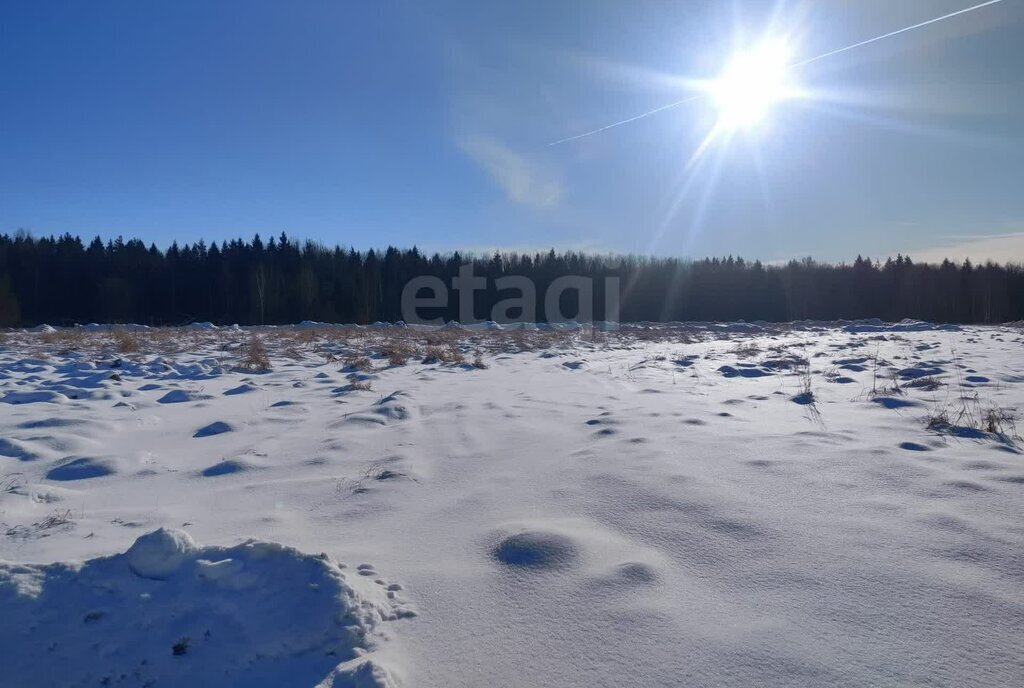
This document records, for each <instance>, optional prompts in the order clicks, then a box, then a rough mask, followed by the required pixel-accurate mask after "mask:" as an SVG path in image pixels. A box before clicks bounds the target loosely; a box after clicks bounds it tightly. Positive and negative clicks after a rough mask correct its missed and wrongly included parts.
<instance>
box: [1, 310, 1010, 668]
mask: <svg viewBox="0 0 1024 688" xmlns="http://www.w3.org/2000/svg"><path fill="white" fill-rule="evenodd" d="M60 332H62V331H61V330H58V335H59V334H60ZM44 335H46V336H44ZM52 335H53V333H48V332H30V331H16V332H9V333H7V334H6V337H5V346H4V348H3V349H2V350H0V400H7V399H8V398H10V399H16V400H18V403H7V404H0V560H2V562H0V685H12V686H20V685H54V686H86V685H97V684H102V683H103V682H106V684H107V685H113V686H142V685H146V684H147V682H152V684H151V685H154V686H160V685H195V686H204V685H216V686H225V685H226V686H243V685H244V686H309V687H313V686H334V687H335V688H344V687H347V686H425V687H428V688H429V687H432V686H438V687H439V686H456V687H457V686H479V685H495V686H512V685H522V686H588V687H593V686H678V685H693V686H705V685H715V686H751V685H756V686H821V685H844V686H876V685H878V686H936V685H948V686H960V685H970V686H1008V685H1016V684H1018V683H1019V682H1020V676H1022V675H1024V597H1022V596H1021V589H1022V587H1021V586H1022V583H1024V526H1022V522H1021V514H1022V513H1024V454H1022V453H1021V451H1022V444H1024V443H1022V441H1021V440H1019V439H1018V438H1016V437H1015V434H1016V433H1015V430H1014V428H1013V423H1012V420H1011V419H1010V416H1009V415H1007V416H1006V417H1005V418H1004V419H1003V420H1000V418H1002V416H998V414H996V415H992V416H991V417H992V418H994V419H995V420H993V421H992V422H994V423H996V425H997V426H998V427H996V426H993V427H988V426H986V424H985V422H984V419H983V416H985V414H986V413H990V412H991V413H994V411H996V410H1002V411H1006V412H1007V413H1008V414H1009V411H1010V410H1011V409H1018V410H1021V409H1024V373H1022V372H1021V370H1020V361H1021V351H1022V347H1024V331H1022V330H1021V329H1019V328H1017V327H1005V326H1004V327H969V326H960V327H954V328H949V327H946V326H937V325H932V324H929V323H916V322H915V323H881V322H871V321H862V322H856V323H851V322H833V323H814V322H808V323H799V324H789V325H785V324H778V323H775V324H771V323H749V322H748V323H672V324H665V325H658V324H654V323H643V324H639V325H630V324H615V326H614V327H606V326H604V324H602V326H600V327H597V328H593V329H591V328H589V327H587V326H586V325H583V324H578V323H577V324H573V325H570V326H568V327H560V328H552V327H536V326H528V327H507V326H503V327H502V328H500V329H499V328H493V327H489V326H487V325H486V324H481V325H478V326H472V327H463V326H450V327H449V326H443V327H440V328H428V327H420V326H410V327H407V328H402V327H365V328H357V327H341V326H335V325H329V324H322V325H321V324H318V326H317V327H310V326H296V327H278V328H255V329H250V328H241V329H238V328H216V329H202V328H193V327H187V328H179V329H175V330H172V331H162V330H160V329H159V328H150V329H149V330H140V331H139V333H138V338H139V351H138V352H132V353H119V352H117V351H116V349H114V348H112V347H114V340H113V338H112V337H113V332H112V331H111V330H110V329H109V328H104V327H96V328H93V329H92V330H90V331H88V332H87V333H85V334H83V335H82V338H83V341H82V342H80V343H79V344H78V345H77V346H78V350H77V351H69V350H67V348H66V347H65V346H64V345H55V344H53V343H52V341H51V338H52ZM250 336H259V337H261V338H262V339H263V341H264V343H265V344H266V346H267V347H268V350H269V353H270V359H271V364H272V370H271V371H270V372H267V373H261V374H259V375H254V374H252V373H250V372H247V371H245V370H242V369H240V368H239V366H238V345H239V343H240V342H244V341H245V340H246V339H247V338H248V337H250ZM428 340H429V341H428ZM394 342H403V343H405V344H406V345H409V346H413V347H416V348H417V349H418V355H414V356H411V357H410V359H409V363H408V365H405V366H391V365H389V363H388V358H387V356H386V355H385V354H384V353H383V352H382V348H383V347H385V346H387V345H389V343H394ZM427 346H451V347H453V348H454V349H456V350H457V351H458V352H460V353H461V354H463V356H464V357H465V358H466V360H467V361H471V360H473V359H474V357H475V356H476V355H477V354H478V353H479V355H480V356H481V358H482V359H483V362H484V364H485V365H486V368H475V367H473V366H470V365H467V364H460V363H435V364H430V365H425V364H422V363H420V361H422V360H423V350H424V349H425V348H426V347H427ZM362 357H366V358H368V359H369V361H370V362H371V367H370V368H369V369H365V368H366V367H365V365H364V364H359V365H355V364H353V361H355V360H356V359H359V358H362ZM350 365H351V366H352V367H349V366H350ZM804 369H806V370H808V371H809V373H810V387H809V389H805V385H804V380H803V379H802V372H801V371H802V370H804ZM115 375H116V377H115ZM56 395H59V401H57V403H54V400H55V399H58V397H57V396H56ZM943 411H944V412H945V413H946V415H945V416H944V417H941V416H940V412H943ZM961 411H965V412H966V414H967V415H964V414H963V413H960V412H961ZM253 538H254V539H253ZM278 543H279V544H278ZM55 562H56V563H55ZM61 562H63V563H61Z"/></svg>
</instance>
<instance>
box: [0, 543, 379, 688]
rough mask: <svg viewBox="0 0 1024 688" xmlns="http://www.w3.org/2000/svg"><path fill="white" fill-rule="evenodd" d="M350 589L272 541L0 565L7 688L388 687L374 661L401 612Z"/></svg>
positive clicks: (340, 576) (315, 560) (324, 566)
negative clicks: (383, 629)
mask: <svg viewBox="0 0 1024 688" xmlns="http://www.w3.org/2000/svg"><path fill="white" fill-rule="evenodd" d="M350 578H358V576H357V575H354V574H346V573H345V572H344V571H343V570H342V569H341V568H340V567H339V565H338V564H337V563H335V562H332V561H330V560H329V559H327V558H326V557H320V556H311V555H307V554H302V553H301V552H298V551H297V550H294V549H291V548H289V547H284V546H282V545H278V544H275V543H268V542H257V541H253V540H250V541H247V542H244V543H242V544H241V545H237V546H235V547H230V548H226V547H199V546H197V545H196V543H195V542H194V541H193V540H192V538H191V537H189V535H188V534H186V533H184V532H182V531H176V530H168V529H164V528H161V529H159V530H155V531H153V532H151V533H148V534H146V535H143V536H141V537H139V538H138V539H137V540H136V541H135V544H133V545H132V546H131V548H129V549H128V551H127V552H125V553H124V554H117V555H114V556H110V557H101V558H96V559H90V560H89V561H86V562H84V563H83V564H81V565H76V566H69V565H65V564H50V565H45V566H32V565H11V564H2V563H0V608H2V609H3V610H4V623H3V625H2V626H0V646H2V647H3V648H4V653H5V656H4V663H3V671H4V682H5V684H6V685H47V686H92V685H113V686H117V685H124V686H142V685H160V684H163V683H167V684H168V685H188V686H200V685H218V686H228V685H230V686H243V685H244V686H268V687H269V686H281V685H309V686H314V685H330V686H334V687H335V688H344V687H347V686H389V685H393V680H392V678H391V677H390V676H389V674H388V672H387V670H386V669H385V668H384V667H382V666H379V665H378V664H377V663H376V660H375V659H374V658H373V656H372V654H371V650H372V645H373V638H372V634H373V631H374V629H375V627H376V626H377V625H379V624H381V623H383V622H384V621H387V620H390V619H394V618H397V612H396V609H395V605H393V604H392V603H391V602H390V601H389V600H388V598H387V596H386V594H384V592H383V591H382V590H379V589H378V590H373V589H372V588H373V587H376V588H380V586H379V585H377V586H366V585H360V586H358V587H357V586H356V585H353V584H352V582H350ZM368 587H369V588H370V590H369V594H366V593H364V592H361V591H360V589H361V588H368ZM15 650H16V651H15ZM43 658H45V661H40V660H41V659H43Z"/></svg>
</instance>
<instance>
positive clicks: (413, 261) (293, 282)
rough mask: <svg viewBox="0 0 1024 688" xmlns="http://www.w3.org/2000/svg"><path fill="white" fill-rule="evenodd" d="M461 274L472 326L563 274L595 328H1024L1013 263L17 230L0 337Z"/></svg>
mask: <svg viewBox="0 0 1024 688" xmlns="http://www.w3.org/2000/svg"><path fill="white" fill-rule="evenodd" d="M465 264H471V265H472V266H473V271H474V273H475V274H476V275H478V276H482V277H484V278H486V288H484V289H480V290H478V291H476V292H475V293H474V299H475V301H474V312H475V313H476V314H478V315H477V317H479V318H480V319H485V318H486V317H488V314H489V313H490V312H491V309H492V307H493V306H494V304H495V303H497V302H498V301H500V300H503V299H507V298H510V297H519V296H520V294H519V293H515V294H509V293H503V290H502V289H499V288H498V287H497V286H496V285H495V280H496V279H498V278H500V277H503V276H509V275H521V276H525V277H527V278H529V279H530V280H532V282H533V284H534V285H535V286H536V300H537V307H536V315H537V319H538V320H542V321H543V320H544V319H545V310H544V309H545V304H544V294H545V291H546V289H547V287H548V286H549V285H550V284H551V283H552V282H554V280H556V279H557V278H558V277H561V276H566V275H574V276H581V277H584V278H589V279H590V280H592V283H593V285H594V286H593V288H594V299H593V302H594V312H593V317H594V319H596V320H604V319H608V317H607V316H608V315H610V314H606V313H605V312H604V308H605V304H606V303H607V302H608V301H607V300H606V298H605V296H606V295H605V293H604V290H605V289H606V288H609V289H610V288H612V287H611V286H607V285H612V284H617V286H616V289H617V291H618V309H619V319H620V320H622V321H643V320H649V321H670V320H739V319H744V320H766V321H774V322H779V321H788V320H802V319H815V320H835V319H859V318H880V319H883V320H900V319H903V318H915V319H922V320H931V321H937V322H958V323H994V322H1005V321H1011V320H1021V319H1024V267H1022V266H1021V265H1019V264H1005V265H1001V264H995V263H985V264H984V265H980V264H979V265H974V264H972V263H971V262H970V261H964V262H963V263H953V262H951V261H949V260H946V261H943V262H942V263H941V264H927V263H915V262H913V261H912V260H911V259H910V258H908V257H904V256H902V255H900V256H897V257H896V258H888V259H886V260H884V261H873V260H871V259H868V258H863V257H860V256H858V257H857V259H856V260H855V261H854V262H853V263H849V264H848V263H840V264H829V263H819V262H815V261H813V260H811V259H809V258H808V259H804V260H799V261H797V260H794V261H790V262H788V263H785V264H764V263H761V262H760V261H746V260H744V259H742V258H735V257H731V256H730V257H725V258H706V259H703V260H689V259H680V258H670V257H642V256H612V255H593V254H584V253H578V252H573V251H567V252H563V253H556V252H555V251H549V252H546V253H532V254H530V253H514V252H509V253H495V254H494V255H492V256H486V257H479V256H470V255H463V254H460V253H459V252H453V253H448V254H439V253H435V254H432V255H427V254H425V253H422V252H420V251H419V250H418V249H416V248H415V247H414V248H411V249H398V248H394V247H388V248H387V249H385V250H383V251H377V250H369V251H357V250H355V249H353V248H347V249H346V248H342V247H340V246H334V247H327V246H324V245H322V244H318V243H314V242H310V241H306V242H297V241H295V240H293V239H290V238H289V237H288V236H287V235H285V234H283V233H282V234H281V235H280V236H279V237H275V238H270V239H269V240H267V241H264V240H263V239H261V238H260V236H259V235H256V236H254V237H253V238H252V240H250V241H245V240H243V239H233V240H230V241H225V242H222V243H220V244H218V243H217V242H213V243H211V244H209V245H207V244H206V243H205V242H204V241H198V242H196V243H194V244H184V245H178V244H177V243H173V244H171V246H170V247H168V248H167V249H160V248H158V247H157V246H155V245H152V244H151V245H149V246H146V245H145V244H144V243H143V242H142V241H140V240H138V239H129V240H124V239H123V238H120V237H119V238H117V239H113V240H109V241H107V242H104V241H102V240H101V239H100V238H99V237H97V238H95V239H93V240H92V241H91V242H90V243H89V244H87V245H86V244H84V243H83V242H82V241H81V239H80V238H79V237H76V236H72V235H70V234H65V235H63V236H60V237H52V236H51V237H34V236H31V235H29V234H25V233H22V232H19V233H17V234H15V235H8V234H0V326H7V327H12V326H31V325H36V324H40V323H49V324H53V325H70V324H74V323H87V322H113V323H118V322H120V323H129V322H131V323H142V324H151V325H179V324H185V323H188V322H195V321H211V322H214V323H219V324H230V323H239V324H243V325H246V324H248V325H258V324H284V323H294V322H298V321H300V320H318V321H324V322H345V323H370V322H374V321H378V320H382V321H397V320H400V319H402V311H401V298H402V290H403V288H404V287H405V285H406V284H407V283H408V282H409V280H411V279H412V278H414V277H420V276H434V277H437V278H439V279H441V280H442V281H443V282H444V283H445V284H446V285H449V286H450V285H451V280H452V278H454V277H456V276H457V275H458V273H459V268H460V266H463V265H465ZM607 278H613V279H617V283H614V282H609V281H608V279H607ZM505 291H507V290H505ZM570 298H571V294H570ZM569 308H570V312H571V304H570V305H569ZM429 315H430V317H432V318H444V319H445V320H450V319H458V317H459V304H458V298H457V297H453V298H449V299H448V304H447V305H446V306H443V307H437V308H434V310H433V312H432V313H430V314H429Z"/></svg>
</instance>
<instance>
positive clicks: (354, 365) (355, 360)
mask: <svg viewBox="0 0 1024 688" xmlns="http://www.w3.org/2000/svg"><path fill="white" fill-rule="evenodd" d="M342 370H347V371H355V370H362V371H364V372H365V371H369V370H373V361H371V360H370V359H369V357H368V356H362V355H358V354H352V355H350V356H347V357H346V358H345V364H344V366H342Z"/></svg>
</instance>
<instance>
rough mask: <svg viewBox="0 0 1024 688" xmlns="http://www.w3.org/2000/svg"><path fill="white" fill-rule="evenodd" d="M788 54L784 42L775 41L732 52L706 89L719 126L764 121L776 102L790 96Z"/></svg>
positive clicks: (745, 124)
mask: <svg viewBox="0 0 1024 688" xmlns="http://www.w3.org/2000/svg"><path fill="white" fill-rule="evenodd" d="M791 57H792V55H791V54H790V50H789V49H788V48H787V46H786V44H785V43H784V42H783V41H777V40H776V41H765V42H763V43H760V44H759V45H757V46H755V47H753V48H751V49H749V50H745V51H743V52H740V53H737V54H735V55H734V56H733V57H732V59H731V60H730V61H729V63H728V65H727V66H726V68H725V71H723V72H722V74H721V76H719V77H718V78H717V79H715V80H714V81H712V82H711V85H710V89H709V90H710V92H711V96H712V98H713V99H714V103H715V106H716V107H717V108H718V124H719V126H720V127H722V128H724V129H727V130H732V129H741V128H742V129H749V128H751V127H753V126H755V125H757V124H758V123H760V122H761V121H762V120H764V118H765V116H767V115H768V113H769V112H770V111H771V108H772V106H773V105H774V104H775V103H777V102H779V101H781V100H785V99H786V98H788V97H791V96H792V93H793V88H792V84H791V83H790V82H789V74H788V70H787V66H788V64H789V61H790V58H791Z"/></svg>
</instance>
